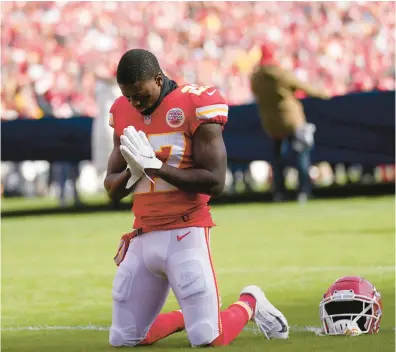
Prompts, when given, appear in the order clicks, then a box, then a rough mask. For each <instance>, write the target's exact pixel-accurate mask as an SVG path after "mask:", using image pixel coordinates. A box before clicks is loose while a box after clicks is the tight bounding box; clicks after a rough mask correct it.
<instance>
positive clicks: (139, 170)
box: [120, 126, 162, 188]
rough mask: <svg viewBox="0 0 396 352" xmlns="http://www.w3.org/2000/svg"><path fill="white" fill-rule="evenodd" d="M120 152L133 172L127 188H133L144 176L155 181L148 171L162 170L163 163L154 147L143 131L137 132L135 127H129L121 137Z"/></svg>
mask: <svg viewBox="0 0 396 352" xmlns="http://www.w3.org/2000/svg"><path fill="white" fill-rule="evenodd" d="M120 141H121V145H120V151H121V154H122V156H123V157H124V159H125V161H126V162H127V164H128V167H129V169H130V171H131V178H130V179H129V181H128V183H127V188H129V187H131V186H133V185H134V184H135V183H136V182H137V181H138V180H139V179H140V178H141V177H142V175H143V174H144V175H145V176H146V177H147V178H148V179H149V180H150V181H151V182H153V183H154V181H153V180H152V179H151V178H150V177H149V176H148V175H147V174H146V172H145V170H146V169H160V168H161V166H162V161H161V160H159V159H158V158H157V157H156V155H155V152H154V149H153V147H152V146H151V144H150V142H149V141H148V139H147V136H146V134H145V133H144V132H143V131H139V132H137V131H136V129H135V127H133V126H129V127H127V128H125V129H124V134H123V135H122V136H121V137H120Z"/></svg>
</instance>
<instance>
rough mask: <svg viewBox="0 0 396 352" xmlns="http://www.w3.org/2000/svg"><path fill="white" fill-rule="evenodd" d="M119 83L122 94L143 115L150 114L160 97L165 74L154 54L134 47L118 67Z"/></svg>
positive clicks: (124, 56)
mask: <svg viewBox="0 0 396 352" xmlns="http://www.w3.org/2000/svg"><path fill="white" fill-rule="evenodd" d="M117 83H118V86H119V87H120V89H121V92H122V94H123V95H124V96H125V97H126V98H127V99H128V101H129V102H130V103H131V104H132V106H133V107H134V108H135V109H136V110H138V111H139V112H140V113H141V114H142V115H150V114H151V111H150V110H153V107H154V106H155V105H156V102H158V100H159V99H160V96H161V91H162V86H163V84H164V76H163V73H162V70H161V68H160V65H159V63H158V60H157V58H156V57H155V56H154V54H152V53H150V52H149V51H147V50H143V49H132V50H129V51H127V52H126V53H125V54H124V55H123V56H122V57H121V60H120V62H119V64H118V67H117Z"/></svg>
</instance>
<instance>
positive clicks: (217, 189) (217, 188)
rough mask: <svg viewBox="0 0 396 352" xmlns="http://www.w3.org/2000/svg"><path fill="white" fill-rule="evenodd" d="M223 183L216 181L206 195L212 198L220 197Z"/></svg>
mask: <svg viewBox="0 0 396 352" xmlns="http://www.w3.org/2000/svg"><path fill="white" fill-rule="evenodd" d="M224 187H225V182H221V181H217V182H215V183H214V184H213V185H212V187H210V189H209V192H208V194H209V195H210V196H212V197H220V196H221V195H222V194H223V191H224Z"/></svg>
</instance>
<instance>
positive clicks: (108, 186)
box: [103, 177, 122, 201]
mask: <svg viewBox="0 0 396 352" xmlns="http://www.w3.org/2000/svg"><path fill="white" fill-rule="evenodd" d="M103 186H104V188H105V190H106V193H107V196H108V197H109V198H110V199H111V200H113V201H118V200H121V199H122V196H121V195H120V194H119V193H120V192H117V190H116V187H114V185H113V182H112V180H111V178H110V177H106V178H105V180H104V182H103Z"/></svg>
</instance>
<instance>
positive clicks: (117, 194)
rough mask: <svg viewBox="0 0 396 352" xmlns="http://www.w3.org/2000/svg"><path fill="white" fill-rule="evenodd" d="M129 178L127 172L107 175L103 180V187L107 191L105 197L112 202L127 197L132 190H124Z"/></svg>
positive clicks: (129, 175)
mask: <svg viewBox="0 0 396 352" xmlns="http://www.w3.org/2000/svg"><path fill="white" fill-rule="evenodd" d="M130 177H131V173H130V172H129V170H124V171H122V172H120V173H115V174H110V175H107V176H106V178H105V180H104V187H105V189H106V191H107V195H108V196H109V197H110V198H111V199H113V200H120V199H122V198H124V197H126V196H127V195H129V194H130V193H131V192H132V188H133V187H131V188H130V189H126V185H127V182H128V180H129V178H130Z"/></svg>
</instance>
